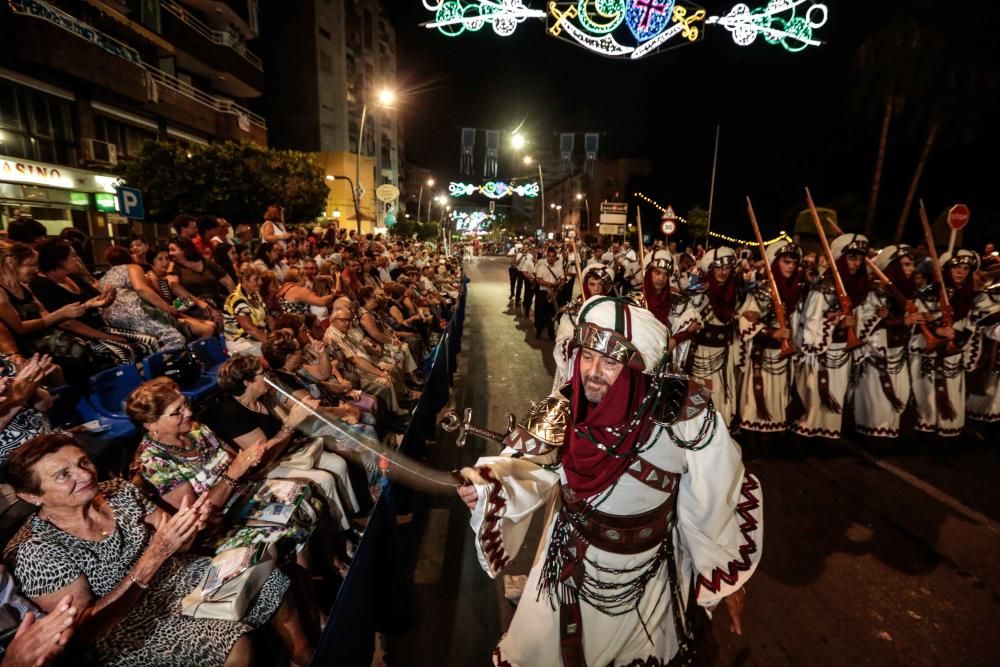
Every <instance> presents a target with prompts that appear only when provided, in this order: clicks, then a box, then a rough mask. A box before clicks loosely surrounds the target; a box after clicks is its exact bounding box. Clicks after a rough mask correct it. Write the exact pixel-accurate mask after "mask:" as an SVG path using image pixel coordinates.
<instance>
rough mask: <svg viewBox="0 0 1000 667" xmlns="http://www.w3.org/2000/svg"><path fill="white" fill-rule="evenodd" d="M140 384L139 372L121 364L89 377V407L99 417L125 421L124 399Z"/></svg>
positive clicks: (128, 365)
mask: <svg viewBox="0 0 1000 667" xmlns="http://www.w3.org/2000/svg"><path fill="white" fill-rule="evenodd" d="M140 384H142V378H141V377H140V376H139V371H137V370H136V368H135V366H133V365H132V364H122V365H121V366H115V367H114V368H109V369H107V370H104V371H101V372H100V373H97V374H95V375H92V376H90V394H89V395H88V396H87V399H88V401H89V402H90V405H91V406H93V408H94V411H95V412H96V413H97V415H98V416H100V417H108V418H109V419H125V420H128V415H126V414H125V407H124V406H125V399H126V398H128V395H129V394H130V393H131V392H132V390H133V389H135V388H136V387H138V386H139V385H140Z"/></svg>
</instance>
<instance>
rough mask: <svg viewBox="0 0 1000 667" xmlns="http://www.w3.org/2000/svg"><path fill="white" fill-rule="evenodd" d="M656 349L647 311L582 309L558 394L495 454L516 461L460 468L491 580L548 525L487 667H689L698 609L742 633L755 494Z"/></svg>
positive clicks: (659, 342)
mask: <svg viewBox="0 0 1000 667" xmlns="http://www.w3.org/2000/svg"><path fill="white" fill-rule="evenodd" d="M666 340H667V331H666V327H664V326H663V324H661V323H660V322H659V321H658V320H657V319H656V318H655V317H654V316H653V315H652V313H650V312H649V311H647V310H645V309H642V308H638V307H635V306H633V305H631V304H629V303H628V302H627V301H625V300H619V299H612V298H607V297H594V298H591V299H589V300H588V301H587V302H586V303H585V304H584V305H583V307H582V310H581V313H580V326H579V327H578V336H577V343H578V345H579V346H580V348H581V351H580V353H579V355H578V356H577V358H576V361H575V363H574V367H573V374H572V378H571V382H570V384H569V385H567V387H566V388H565V391H566V394H560V395H556V396H552V397H549V398H548V399H546V401H544V402H542V403H539V404H535V406H534V407H533V409H532V411H531V413H530V414H529V417H528V419H527V420H526V421H525V422H524V424H523V425H521V426H518V427H516V428H512V429H511V430H510V432H509V435H508V437H507V439H506V440H505V442H508V443H516V444H518V445H519V447H521V448H522V449H521V450H520V451H517V450H516V449H510V448H509V449H507V450H506V451H505V453H504V454H503V455H500V456H491V457H485V458H481V459H480V460H479V461H478V462H477V463H476V466H475V467H474V468H465V469H463V470H462V471H461V476H462V477H463V478H464V479H465V480H466V484H465V485H464V486H461V487H459V490H458V492H459V495H460V496H461V498H462V499H463V501H465V502H466V504H468V505H469V507H470V508H472V521H471V523H472V528H473V530H474V532H475V534H476V550H477V554H478V556H479V561H480V564H481V565H482V566H483V568H484V569H485V570H486V571H487V573H488V574H489V575H490V576H493V577H495V576H497V575H498V574H500V572H501V571H502V569H503V568H504V566H505V565H506V564H507V563H508V562H509V561H510V559H511V558H512V557H513V555H514V554H517V553H518V550H519V549H520V548H521V544H522V542H523V541H524V538H525V535H526V533H527V530H528V525H529V524H530V523H531V521H530V518H531V515H532V514H533V513H534V512H535V511H537V510H539V509H542V508H543V507H544V508H545V511H546V513H547V519H546V526H545V528H544V537H543V539H542V544H541V546H540V549H539V551H538V556H537V557H536V559H535V562H534V565H533V567H532V569H531V573H530V575H529V576H528V581H527V585H526V588H525V591H526V592H525V595H524V596H523V597H522V598H521V601H520V603H519V604H518V607H517V611H516V612H515V614H514V618H513V621H512V622H511V624H510V628H509V629H508V631H507V634H506V635H505V636H504V637H503V638H502V639H501V640H500V643H499V644H498V645H497V647H496V649H495V650H494V653H493V664H494V665H511V666H514V667H524V666H527V665H552V666H557V665H564V666H566V667H585V666H586V665H601V666H602V667H603V666H604V665H665V664H667V663H668V662H671V661H676V662H677V664H691V662H692V661H694V660H696V659H697V657H698V656H697V655H696V653H695V651H696V647H695V642H694V637H693V635H694V633H695V631H696V630H697V629H698V628H699V626H703V625H704V624H705V622H706V621H707V618H706V615H705V612H704V611H703V610H705V609H708V610H711V609H713V608H715V607H716V606H717V605H718V604H719V603H720V602H722V601H725V602H726V606H727V608H728V609H729V612H730V616H731V618H732V619H733V626H732V627H733V629H734V630H735V631H736V632H737V633H740V632H742V630H741V627H742V626H741V619H740V612H741V609H742V606H743V600H744V592H743V591H744V589H743V587H744V585H745V583H746V581H747V580H748V579H749V578H750V576H751V575H752V574H753V572H754V570H755V569H756V567H757V563H758V561H759V559H760V554H761V547H762V529H763V525H762V500H761V493H760V484H759V482H758V481H757V479H756V478H755V477H753V476H752V475H749V474H747V473H746V471H745V470H744V468H743V464H742V462H741V460H740V450H739V447H738V446H737V445H736V443H735V442H734V441H733V440H732V439H731V438H730V436H729V432H728V431H727V429H726V425H725V422H724V421H723V420H722V417H721V415H719V414H718V413H717V412H716V411H715V409H714V408H713V407H712V403H711V400H710V399H709V398H708V397H707V393H704V392H703V391H702V390H701V389H700V388H699V387H698V385H697V384H695V383H693V382H691V381H690V380H689V379H688V378H687V377H685V376H675V375H666V374H661V373H659V372H658V369H659V367H660V366H661V364H662V360H663V357H664V355H665V352H666V345H665V342H666ZM511 434H516V437H511ZM525 442H530V443H531V446H530V450H529V451H525V450H524V449H523V448H524V447H527V445H524V444H523V443H525ZM539 442H544V443H545V444H546V446H547V448H548V450H549V451H546V449H545V448H540V447H539V446H538V443H539ZM524 453H528V454H529V456H523V455H522V454H524ZM528 591H530V592H528ZM671 664H673V663H671Z"/></svg>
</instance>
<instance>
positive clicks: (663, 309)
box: [642, 270, 670, 327]
mask: <svg viewBox="0 0 1000 667" xmlns="http://www.w3.org/2000/svg"><path fill="white" fill-rule="evenodd" d="M642 295H643V296H644V297H645V298H646V310H648V311H649V312H651V313H653V315H655V316H656V319H658V320H659V321H660V322H662V323H663V324H665V325H667V327H669V326H670V281H669V280H667V286H666V287H664V288H663V291H662V292H660V293H659V294H657V293H656V288H655V287H653V271H652V270H647V271H646V275H645V276H644V277H643V279H642Z"/></svg>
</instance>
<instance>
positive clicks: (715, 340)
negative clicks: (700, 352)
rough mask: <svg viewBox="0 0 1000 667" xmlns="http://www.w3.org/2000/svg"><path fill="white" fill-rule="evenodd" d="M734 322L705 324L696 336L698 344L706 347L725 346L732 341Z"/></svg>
mask: <svg viewBox="0 0 1000 667" xmlns="http://www.w3.org/2000/svg"><path fill="white" fill-rule="evenodd" d="M734 324H735V322H730V323H729V324H705V325H702V327H701V331H699V332H698V336H697V338H696V340H697V342H698V344H699V345H705V346H708V347H725V346H726V345H728V344H729V343H731V342H733V331H734V330H735V326H734Z"/></svg>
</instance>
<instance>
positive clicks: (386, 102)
mask: <svg viewBox="0 0 1000 667" xmlns="http://www.w3.org/2000/svg"><path fill="white" fill-rule="evenodd" d="M395 102H396V93H395V91H392V90H390V89H388V88H383V89H382V90H380V91H379V92H378V96H377V103H378V105H379V106H381V107H391V106H392V105H393V104H395ZM366 115H368V103H367V102H366V103H365V104H364V105H363V106H362V107H361V126H360V127H359V128H358V146H357V148H358V153H357V156H356V157H357V159H356V160H355V162H354V183H355V185H354V194H355V206H357V203H356V202H357V200H358V199H361V196H362V194H363V193H362V192H361V141H362V139H364V136H365V116H366ZM372 196H373V197H374V196H375V194H374V192H373V193H372ZM360 233H361V215H360V214H358V234H360Z"/></svg>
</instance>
